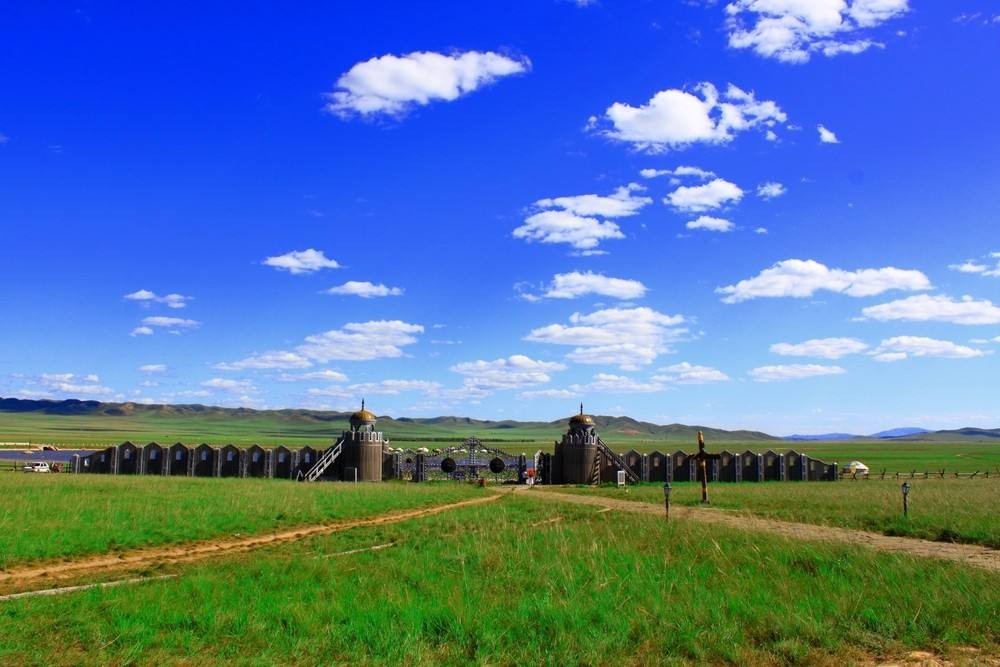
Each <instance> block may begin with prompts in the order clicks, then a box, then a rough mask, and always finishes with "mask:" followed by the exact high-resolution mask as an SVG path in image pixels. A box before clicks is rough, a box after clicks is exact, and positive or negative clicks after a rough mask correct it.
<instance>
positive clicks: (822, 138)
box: [816, 125, 840, 144]
mask: <svg viewBox="0 0 1000 667" xmlns="http://www.w3.org/2000/svg"><path fill="white" fill-rule="evenodd" d="M816 131H817V132H819V142H820V143H821V144H839V143H840V139H838V138H837V135H836V134H835V133H834V132H833V130H828V129H827V128H826V126H824V125H817V126H816Z"/></svg>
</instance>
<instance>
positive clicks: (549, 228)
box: [514, 183, 653, 253]
mask: <svg viewBox="0 0 1000 667" xmlns="http://www.w3.org/2000/svg"><path fill="white" fill-rule="evenodd" d="M644 189H645V188H643V187H642V186H641V185H638V184H636V183H630V184H628V185H626V186H622V187H620V188H618V189H617V190H615V192H614V193H613V194H611V195H609V196H601V195H576V196H570V197H554V198H548V199H540V200H538V201H537V202H535V204H534V207H533V209H534V212H533V213H532V214H531V215H529V216H528V217H527V218H526V219H525V221H524V224H523V225H521V226H520V227H518V228H517V229H515V230H514V238H518V239H524V240H525V241H537V242H539V243H566V244H568V245H570V246H572V247H573V248H575V249H576V250H579V251H584V252H585V253H592V252H594V250H595V249H596V248H597V247H598V246H599V245H600V243H601V241H604V240H607V239H622V238H625V235H624V234H623V233H622V231H621V228H619V227H618V225H617V224H616V223H614V222H612V221H611V220H601V219H599V218H619V217H628V216H632V215H635V214H637V213H638V212H639V211H640V210H641V209H642V208H643V207H644V206H647V205H648V204H651V203H652V201H653V200H652V199H650V198H649V197H642V196H636V195H634V194H633V193H635V192H641V191H642V190H644Z"/></svg>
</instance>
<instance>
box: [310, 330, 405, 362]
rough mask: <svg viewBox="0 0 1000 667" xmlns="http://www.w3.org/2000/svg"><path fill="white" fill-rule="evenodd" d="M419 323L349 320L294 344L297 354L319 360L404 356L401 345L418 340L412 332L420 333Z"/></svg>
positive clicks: (360, 359)
mask: <svg viewBox="0 0 1000 667" xmlns="http://www.w3.org/2000/svg"><path fill="white" fill-rule="evenodd" d="M423 332H424V328H423V327H422V326H421V325H419V324H410V323H408V322H402V321H400V320H378V321H372V322H361V323H358V322H351V323H349V324H345V325H344V327H343V328H342V329H333V330H331V331H326V332H324V333H321V334H316V335H314V336H309V337H307V338H306V342H305V344H303V345H300V346H299V347H297V348H296V351H297V352H298V353H299V354H302V355H304V356H306V357H308V358H309V359H312V360H314V361H319V362H322V363H325V362H328V361H332V360H335V359H338V360H341V359H342V360H347V361H367V360H370V359H385V358H396V357H401V356H403V350H402V348H403V347H406V346H407V345H412V344H413V343H416V342H417V339H416V336H415V334H419V333H423Z"/></svg>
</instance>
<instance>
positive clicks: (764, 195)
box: [757, 181, 787, 201]
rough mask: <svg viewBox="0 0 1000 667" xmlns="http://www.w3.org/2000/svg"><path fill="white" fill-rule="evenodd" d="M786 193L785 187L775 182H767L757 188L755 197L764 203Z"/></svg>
mask: <svg viewBox="0 0 1000 667" xmlns="http://www.w3.org/2000/svg"><path fill="white" fill-rule="evenodd" d="M786 192H787V190H786V189H785V186H784V185H782V184H781V183H777V182H775V181H768V182H767V183H762V184H760V185H758V186H757V196H758V197H760V198H761V199H763V200H765V201H766V200H768V199H774V198H775V197H780V196H781V195H783V194H785V193H786Z"/></svg>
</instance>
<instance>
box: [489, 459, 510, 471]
mask: <svg viewBox="0 0 1000 667" xmlns="http://www.w3.org/2000/svg"><path fill="white" fill-rule="evenodd" d="M506 468H507V464H506V463H504V462H503V459H502V458H500V457H499V456H497V457H494V458H493V460H491V461H490V472H492V473H493V474H494V475H499V474H500V473H502V472H503V471H504V470H505V469H506Z"/></svg>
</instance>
